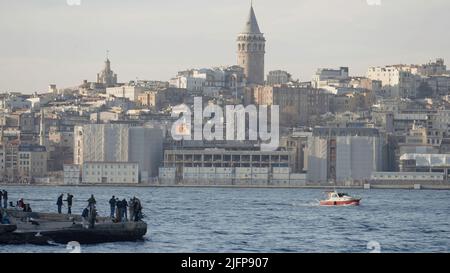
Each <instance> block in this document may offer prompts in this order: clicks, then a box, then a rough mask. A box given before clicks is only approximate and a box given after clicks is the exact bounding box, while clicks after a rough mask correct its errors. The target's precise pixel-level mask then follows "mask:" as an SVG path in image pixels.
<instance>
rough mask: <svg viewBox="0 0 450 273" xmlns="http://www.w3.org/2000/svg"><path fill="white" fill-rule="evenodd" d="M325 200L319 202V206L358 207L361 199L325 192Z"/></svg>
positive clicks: (334, 192) (344, 194)
mask: <svg viewBox="0 0 450 273" xmlns="http://www.w3.org/2000/svg"><path fill="white" fill-rule="evenodd" d="M326 194H327V197H328V198H327V199H326V200H321V201H319V203H320V205H321V206H359V202H360V201H361V198H355V197H351V196H350V195H348V194H347V193H340V192H337V191H330V192H326Z"/></svg>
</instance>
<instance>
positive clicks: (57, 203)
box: [56, 194, 64, 214]
mask: <svg viewBox="0 0 450 273" xmlns="http://www.w3.org/2000/svg"><path fill="white" fill-rule="evenodd" d="M63 197H64V194H61V195H60V196H59V197H58V199H57V200H56V205H57V206H58V213H59V214H61V208H62V206H63Z"/></svg>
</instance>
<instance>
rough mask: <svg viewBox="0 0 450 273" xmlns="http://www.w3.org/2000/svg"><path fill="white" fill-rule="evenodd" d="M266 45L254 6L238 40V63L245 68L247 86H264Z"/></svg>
mask: <svg viewBox="0 0 450 273" xmlns="http://www.w3.org/2000/svg"><path fill="white" fill-rule="evenodd" d="M265 44H266V39H265V38H264V34H263V33H261V31H260V30H259V26H258V22H257V20H256V16H255V11H254V10H253V5H252V6H251V7H250V13H249V15H248V19H247V21H246V23H245V27H244V30H243V31H242V32H241V33H240V34H239V35H238V38H237V50H238V52H237V55H238V60H237V61H238V65H239V66H241V67H243V68H244V73H245V76H246V77H247V84H260V85H262V84H264V54H265V49H266V48H265Z"/></svg>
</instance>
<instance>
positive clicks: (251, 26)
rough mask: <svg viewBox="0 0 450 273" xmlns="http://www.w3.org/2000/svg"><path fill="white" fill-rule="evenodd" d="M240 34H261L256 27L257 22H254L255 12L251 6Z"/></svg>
mask: <svg viewBox="0 0 450 273" xmlns="http://www.w3.org/2000/svg"><path fill="white" fill-rule="evenodd" d="M242 33H250V34H261V31H260V30H259V26H258V21H257V20H256V15H255V11H254V10H253V6H251V7H250V13H249V15H248V19H247V21H246V23H245V27H244V30H243V31H242Z"/></svg>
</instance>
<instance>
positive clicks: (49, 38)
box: [0, 0, 450, 93]
mask: <svg viewBox="0 0 450 273" xmlns="http://www.w3.org/2000/svg"><path fill="white" fill-rule="evenodd" d="M75 1H76V0H0V92H3V91H21V92H26V93H30V92H34V91H38V92H42V91H45V90H46V89H47V86H48V84H49V83H55V84H57V86H58V87H64V86H74V85H77V84H79V83H81V81H82V80H83V79H87V80H89V81H95V80H96V78H95V77H96V73H98V72H99V71H100V70H101V69H102V67H103V62H104V59H105V52H106V50H107V49H109V50H110V59H111V64H112V69H113V70H114V71H115V72H116V73H117V74H118V77H119V81H121V82H125V81H128V80H134V79H136V77H137V78H139V79H153V80H168V79H169V78H170V77H172V76H173V75H175V74H176V72H177V71H179V70H183V69H187V68H201V67H211V66H219V65H233V64H235V63H236V54H235V49H236V46H235V39H236V35H237V33H239V32H240V30H241V29H243V26H244V22H245V19H246V17H247V14H248V11H249V5H250V0H190V1H188V0H126V1H125V0H80V1H81V5H80V6H70V5H68V4H67V2H75ZM367 1H369V2H377V1H380V0H254V8H255V12H256V16H257V18H258V22H259V25H260V28H261V31H262V32H264V33H265V36H266V39H267V45H266V50H267V53H266V72H267V71H269V70H274V69H285V70H288V71H289V72H290V73H291V74H293V76H294V78H300V79H302V80H309V79H310V78H311V75H312V74H313V73H314V71H315V70H316V69H317V68H318V67H338V66H349V67H350V73H351V74H352V75H362V74H364V73H365V71H366V70H367V67H368V66H371V65H385V64H393V63H424V62H427V61H428V60H430V59H435V58H436V57H443V58H445V59H446V60H447V61H450V35H449V27H450V16H449V12H450V1H448V0H381V5H368V3H367Z"/></svg>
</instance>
